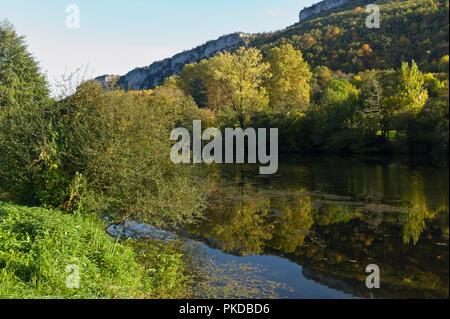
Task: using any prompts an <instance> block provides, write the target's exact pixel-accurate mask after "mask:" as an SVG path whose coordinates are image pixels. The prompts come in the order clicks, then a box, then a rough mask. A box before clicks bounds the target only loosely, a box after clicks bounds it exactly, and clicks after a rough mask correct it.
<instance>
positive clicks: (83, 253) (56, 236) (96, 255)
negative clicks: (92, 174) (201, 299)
mask: <svg viewBox="0 0 450 319" xmlns="http://www.w3.org/2000/svg"><path fill="white" fill-rule="evenodd" d="M139 251H141V253H140V252H139ZM141 254H145V260H146V262H142V258H141V257H142V255H141ZM69 265H76V266H77V267H78V269H79V278H80V286H79V288H75V289H74V288H72V289H71V288H68V287H67V285H66V280H67V278H68V276H70V275H74V273H73V272H67V271H66V267H68V266H69ZM69 267H70V266H69ZM185 273H186V272H185V268H184V264H183V262H182V255H181V254H178V253H174V252H164V251H162V249H161V248H160V247H156V246H155V247H152V246H151V244H150V243H148V245H147V247H146V249H142V247H141V249H139V250H138V249H135V244H134V243H133V242H131V241H130V240H128V241H119V240H117V239H114V238H112V237H110V236H109V235H108V234H107V233H106V232H105V225H104V224H103V222H102V221H101V220H100V219H99V217H97V216H95V215H87V216H83V215H68V214H65V213H63V212H61V211H58V210H47V209H44V208H30V207H24V206H18V205H15V204H9V203H4V202H1V201H0V298H20V299H28V298H39V299H41V298H64V299H69V298H76V299H78V298H79V299H94V298H95V299H97V298H182V297H185V296H186V295H187V293H188V292H187V288H186V287H188V282H189V278H188V277H187V276H186V275H185ZM69 278H70V277H69ZM185 288H186V289H185Z"/></svg>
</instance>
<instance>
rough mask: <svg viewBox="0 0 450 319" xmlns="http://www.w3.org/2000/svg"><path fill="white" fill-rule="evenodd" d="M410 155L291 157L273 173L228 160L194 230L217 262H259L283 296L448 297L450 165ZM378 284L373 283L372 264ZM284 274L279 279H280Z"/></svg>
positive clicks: (263, 278)
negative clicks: (417, 159) (369, 281)
mask: <svg viewBox="0 0 450 319" xmlns="http://www.w3.org/2000/svg"><path fill="white" fill-rule="evenodd" d="M424 163H427V161H423V162H422V163H414V162H411V160H409V159H379V158H377V159H371V158H366V159H354V158H353V159H345V158H335V157H330V158H326V157H321V158H294V157H292V158H290V159H289V160H286V161H284V162H283V163H281V164H280V167H279V171H278V173H277V175H275V176H261V175H259V174H258V173H259V171H258V168H259V165H222V166H221V167H220V168H217V169H215V170H212V172H211V174H210V176H209V178H208V183H211V184H213V185H215V189H216V190H215V192H214V194H213V196H212V197H211V199H210V203H209V209H208V211H207V219H206V220H205V221H204V222H202V223H201V224H199V225H197V226H195V227H192V228H190V229H189V230H188V232H189V235H188V236H189V237H190V238H195V239H196V240H197V241H199V242H201V243H202V247H203V249H204V251H205V253H206V255H207V256H209V257H210V258H211V259H214V261H215V263H216V264H230V263H231V264H240V265H248V267H249V268H243V267H237V268H236V269H235V270H231V272H233V271H234V272H241V273H240V274H239V275H240V276H241V278H247V277H246V271H247V270H246V269H251V267H253V266H254V267H256V268H255V269H259V271H258V278H259V281H260V282H262V283H263V284H264V282H266V283H270V284H271V285H272V284H273V285H272V287H273V289H274V290H275V292H276V294H277V297H280V298H448V296H449V264H448V258H449V256H448V255H449V246H448V244H449V239H448V238H449V218H448V214H449V210H448V206H449V203H448V202H449V170H448V167H445V168H442V167H427V166H426V165H424ZM373 264H374V265H377V266H378V267H379V269H380V288H379V289H369V288H367V286H366V283H365V282H366V277H367V276H368V275H369V274H368V273H366V267H367V266H368V265H373ZM274 283H277V284H280V285H279V286H277V285H276V284H274Z"/></svg>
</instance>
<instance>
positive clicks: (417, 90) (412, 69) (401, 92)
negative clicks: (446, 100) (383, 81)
mask: <svg viewBox="0 0 450 319" xmlns="http://www.w3.org/2000/svg"><path fill="white" fill-rule="evenodd" d="M398 96H399V101H400V103H401V108H402V109H403V110H406V111H408V112H411V113H413V114H417V113H418V112H420V110H422V108H423V106H424V105H425V103H426V102H427V100H428V91H427V90H426V89H425V88H424V76H423V74H422V72H420V71H419V67H418V66H417V64H416V63H415V62H414V61H413V62H412V64H411V66H409V63H407V62H403V63H402V68H401V69H400V71H399V85H398Z"/></svg>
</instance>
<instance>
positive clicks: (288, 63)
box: [266, 44, 312, 106]
mask: <svg viewBox="0 0 450 319" xmlns="http://www.w3.org/2000/svg"><path fill="white" fill-rule="evenodd" d="M267 61H268V62H269V63H270V73H271V74H272V76H271V77H270V78H269V79H268V80H267V85H266V87H267V89H268V93H269V97H270V102H271V104H272V106H286V105H289V106H294V105H299V104H307V103H309V100H310V97H309V91H310V84H309V82H310V80H311V77H312V73H311V71H310V69H309V65H308V63H307V62H305V61H304V60H303V55H302V53H301V51H299V50H295V49H294V47H293V46H292V45H291V44H284V45H282V46H281V47H275V48H273V49H271V50H270V51H269V53H268V56H267Z"/></svg>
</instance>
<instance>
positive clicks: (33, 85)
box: [0, 21, 49, 107]
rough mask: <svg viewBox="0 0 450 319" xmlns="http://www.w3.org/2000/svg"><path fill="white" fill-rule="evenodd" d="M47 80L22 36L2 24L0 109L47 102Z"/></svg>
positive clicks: (6, 23)
mask: <svg viewBox="0 0 450 319" xmlns="http://www.w3.org/2000/svg"><path fill="white" fill-rule="evenodd" d="M48 93H49V90H48V88H47V84H46V81H45V77H44V76H43V75H42V74H41V73H40V70H39V66H38V64H37V62H36V61H35V59H34V58H33V57H32V56H31V54H30V53H29V52H28V51H27V46H26V43H25V40H24V38H23V37H19V36H17V34H16V31H15V30H14V28H13V26H12V25H11V24H10V23H9V22H7V21H3V22H1V23H0V107H4V106H14V107H16V106H22V107H23V106H34V105H39V104H42V103H44V102H45V101H46V100H47V99H48Z"/></svg>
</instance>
